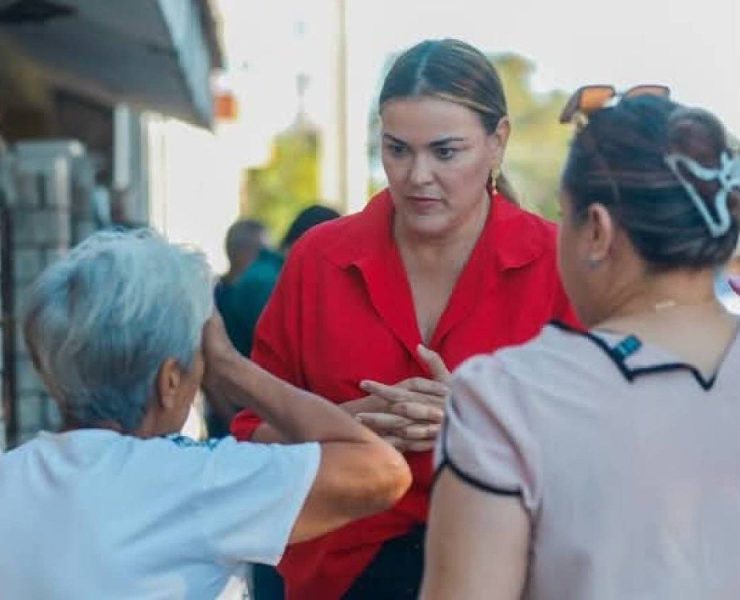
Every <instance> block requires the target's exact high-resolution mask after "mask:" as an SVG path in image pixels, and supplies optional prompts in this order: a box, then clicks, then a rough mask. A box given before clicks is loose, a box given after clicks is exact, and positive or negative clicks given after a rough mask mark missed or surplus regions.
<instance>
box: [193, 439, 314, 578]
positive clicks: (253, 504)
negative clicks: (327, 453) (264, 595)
mask: <svg viewBox="0 0 740 600" xmlns="http://www.w3.org/2000/svg"><path fill="white" fill-rule="evenodd" d="M320 457H321V449H320V446H319V444H317V443H307V444H296V445H282V444H252V443H248V442H247V443H240V442H237V441H236V440H234V438H231V437H228V438H225V439H223V440H222V441H221V442H220V443H218V444H217V445H216V446H215V447H214V448H213V449H212V451H211V456H210V457H209V459H208V461H207V463H206V468H205V471H204V473H203V482H202V490H201V494H200V498H199V502H198V516H199V518H200V520H201V523H202V530H203V534H204V535H205V538H206V541H207V543H208V544H209V545H210V547H211V548H212V550H213V551H214V552H215V553H216V555H217V557H218V558H219V559H220V560H221V561H224V562H226V563H232V562H243V561H249V562H258V563H266V564H272V565H275V564H277V563H278V562H279V561H280V558H281V557H282V555H283V552H284V551H285V548H286V546H287V544H288V538H289V536H290V532H291V531H292V529H293V526H294V525H295V522H296V519H297V518H298V514H299V513H300V511H301V508H302V507H303V504H304V503H305V501H306V497H307V496H308V493H309V491H310V490H311V486H312V485H313V482H314V480H315V478H316V473H317V471H318V468H319V463H320Z"/></svg>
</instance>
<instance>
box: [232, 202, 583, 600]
mask: <svg viewBox="0 0 740 600" xmlns="http://www.w3.org/2000/svg"><path fill="white" fill-rule="evenodd" d="M491 207H492V208H491V210H490V211H489V216H488V218H487V221H486V224H485V227H484V229H483V231H482V233H481V236H480V238H479V240H478V242H477V244H476V246H475V248H474V249H473V252H472V253H471V256H470V259H469V260H468V263H467V265H466V266H465V268H464V269H463V271H462V273H461V274H460V277H459V279H458V281H457V284H456V285H455V288H454V290H453V292H452V295H451V297H450V300H449V303H448V305H447V308H446V309H445V311H444V313H443V314H442V316H441V318H440V320H439V323H438V324H437V328H436V330H435V332H434V335H433V337H432V339H431V342H430V344H429V347H430V348H431V349H432V350H435V351H436V352H438V353H439V354H440V355H441V356H442V358H443V359H444V360H445V363H446V364H447V366H448V367H449V368H450V369H454V368H455V367H456V366H457V365H459V364H460V363H461V362H462V361H463V360H465V359H466V358H468V357H470V356H472V355H474V354H480V353H484V352H491V351H493V350H496V349H498V348H501V347H503V346H510V345H513V344H519V343H522V342H525V341H526V340H528V339H529V338H531V337H533V336H534V335H535V334H536V333H538V332H539V330H540V328H541V327H542V326H543V324H545V323H547V322H548V321H550V320H551V319H555V318H556V319H560V320H565V321H571V322H574V321H575V318H574V317H573V315H572V313H571V312H570V307H569V303H568V301H567V298H566V296H565V293H564V292H563V289H562V287H561V284H560V280H559V277H558V274H557V268H556V259H555V237H556V236H555V231H556V229H555V225H553V224H552V223H549V222H547V221H545V220H543V219H541V218H540V217H537V216H535V215H533V214H531V213H528V212H526V211H524V210H522V209H521V208H519V207H517V206H516V205H514V204H512V203H511V202H509V201H508V200H506V199H505V198H504V197H502V196H501V195H497V196H495V197H494V198H493V201H492V203H491ZM392 218H393V203H392V200H391V197H390V194H389V193H388V191H387V190H386V191H383V192H381V193H380V194H378V195H377V196H376V197H375V198H373V199H372V200H371V202H370V203H369V204H368V206H367V207H366V208H365V209H364V210H363V211H362V212H361V213H358V214H355V215H350V216H347V217H343V218H341V219H337V220H334V221H329V222H327V223H324V224H322V225H320V226H318V227H316V228H314V229H312V230H311V231H309V232H308V233H306V234H305V235H304V236H303V237H302V238H301V239H300V241H299V242H298V243H297V244H296V246H295V247H294V248H293V250H292V251H291V253H290V258H289V259H288V261H287V263H286V265H285V267H284V270H283V273H282V275H281V278H280V280H279V282H278V284H277V287H276V288H275V291H274V293H273V296H272V298H271V299H270V301H269V303H268V305H267V307H266V309H265V311H264V313H263V314H262V317H261V319H260V321H259V323H258V325H257V331H256V337H255V341H254V346H253V351H252V359H253V360H254V361H255V362H257V363H259V364H260V365H262V366H263V367H264V368H266V369H267V370H269V371H271V372H272V373H274V374H275V375H277V376H279V377H281V378H283V379H285V380H287V381H289V382H291V383H293V384H294V385H297V386H299V387H302V388H304V389H308V390H311V391H312V392H315V393H317V394H320V395H321V396H324V397H325V398H328V399H330V400H332V401H334V402H336V403H342V402H345V401H348V400H354V399H356V398H360V397H362V396H364V395H365V393H364V392H362V390H360V388H359V387H358V384H359V382H360V381H361V380H363V379H374V380H377V381H380V382H383V383H389V384H393V383H397V382H399V381H401V380H403V379H406V378H408V377H413V376H428V375H427V374H426V372H425V369H424V366H423V364H422V363H421V362H420V359H419V358H417V354H416V351H415V348H416V346H417V345H418V344H419V343H420V342H421V335H420V332H419V329H418V326H417V321H416V315H415V311H414V305H413V300H412V295H411V289H410V287H409V283H408V279H407V277H406V272H405V270H404V266H403V264H402V262H401V257H400V254H399V252H398V248H397V246H396V244H395V242H394V240H393V238H392V228H391V223H392ZM258 425H259V420H258V418H257V417H256V416H254V415H252V414H250V413H248V412H242V413H240V414H239V415H237V417H236V418H235V419H234V421H233V423H232V426H231V429H232V433H233V434H234V436H235V437H236V438H237V439H240V440H248V439H249V438H250V437H251V435H252V433H253V432H254V430H255V428H256V427H257V426H258ZM406 459H407V460H408V463H409V465H410V466H411V470H412V472H413V475H414V482H413V485H412V487H411V489H410V490H409V492H408V493H407V494H406V496H405V497H404V498H402V499H401V501H400V502H398V504H396V506H394V507H393V508H392V509H390V510H388V511H387V512H385V513H382V514H379V515H375V516H372V517H369V518H366V519H361V520H359V521H356V522H354V523H351V524H349V525H347V526H345V527H344V528H342V529H340V530H338V531H336V532H334V533H331V534H329V535H326V536H323V537H322V538H319V539H317V540H313V541H309V542H304V543H302V544H296V545H294V546H291V547H290V548H289V549H288V550H287V552H286V554H285V556H284V557H283V560H282V562H281V563H280V565H279V570H280V572H281V573H282V574H283V576H284V578H285V581H286V590H287V597H288V598H289V599H300V600H307V599H311V600H334V599H337V598H340V597H341V595H342V594H343V593H344V592H345V591H347V589H349V587H350V586H351V584H352V582H353V581H354V580H355V579H356V578H357V577H358V576H359V574H360V573H361V572H362V571H363V569H364V568H365V567H366V566H367V565H368V563H369V562H370V561H371V560H372V558H373V556H374V555H375V553H376V552H377V551H378V549H379V548H380V546H381V544H382V543H383V542H384V541H386V540H388V539H391V538H394V537H397V536H400V535H403V534H404V533H406V532H408V531H409V530H410V529H411V528H412V527H413V526H414V525H415V524H417V523H423V522H425V521H426V518H427V509H428V495H429V490H430V485H431V482H432V459H431V453H430V452H422V453H408V454H406Z"/></svg>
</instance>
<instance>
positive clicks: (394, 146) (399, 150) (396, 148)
mask: <svg viewBox="0 0 740 600" xmlns="http://www.w3.org/2000/svg"><path fill="white" fill-rule="evenodd" d="M385 149H386V151H387V152H388V153H389V154H390V155H391V156H396V157H400V156H403V155H404V154H405V153H406V151H407V149H408V148H407V147H406V144H400V143H398V142H386V143H385Z"/></svg>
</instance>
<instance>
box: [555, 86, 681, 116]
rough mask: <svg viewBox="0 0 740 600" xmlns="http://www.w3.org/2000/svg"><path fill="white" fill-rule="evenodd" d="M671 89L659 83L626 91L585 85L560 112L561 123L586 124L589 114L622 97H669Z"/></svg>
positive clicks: (612, 87) (611, 87) (610, 87)
mask: <svg viewBox="0 0 740 600" xmlns="http://www.w3.org/2000/svg"><path fill="white" fill-rule="evenodd" d="M670 95H671V90H670V89H669V88H668V86H665V85H658V84H645V85H636V86H634V87H631V88H630V89H628V90H627V91H625V92H617V90H616V88H615V87H614V86H613V85H584V86H583V87H580V88H578V89H577V90H576V91H575V93H574V94H573V95H572V96H571V97H570V99H569V100H568V102H567V103H566V104H565V108H563V112H561V113H560V122H561V123H573V122H576V123H578V122H579V121H580V124H584V123H585V122H586V121H587V120H588V116H589V115H590V114H592V113H595V112H596V111H597V110H601V109H602V108H604V107H606V106H609V105H611V104H613V103H615V102H616V101H617V100H620V99H622V98H634V97H635V96H662V97H664V98H668V97H669V96H670Z"/></svg>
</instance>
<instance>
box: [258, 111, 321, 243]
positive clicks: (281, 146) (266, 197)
mask: <svg viewBox="0 0 740 600" xmlns="http://www.w3.org/2000/svg"><path fill="white" fill-rule="evenodd" d="M318 198H319V136H318V133H317V131H316V129H315V128H314V127H313V126H311V125H310V123H308V121H307V120H306V119H305V117H304V116H303V115H302V114H299V116H298V119H297V120H296V122H295V123H294V124H293V125H292V126H291V127H290V128H289V129H287V130H286V131H285V132H284V133H282V134H280V135H279V136H277V137H276V138H275V142H274V144H273V149H272V158H271V160H270V162H269V163H268V164H267V165H266V166H265V167H263V168H258V169H248V171H247V202H246V206H245V209H246V210H244V211H243V212H245V215H246V216H249V217H251V218H255V219H259V220H261V221H263V222H264V223H265V225H267V227H268V228H269V229H270V231H271V233H272V235H273V236H274V239H275V240H278V239H280V238H282V236H283V234H284V233H285V231H286V230H287V228H288V226H289V225H290V223H291V222H292V220H293V219H294V217H295V216H296V214H298V213H299V212H300V211H301V210H302V209H304V208H305V207H307V206H309V205H311V204H315V203H316V202H317V201H318Z"/></svg>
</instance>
